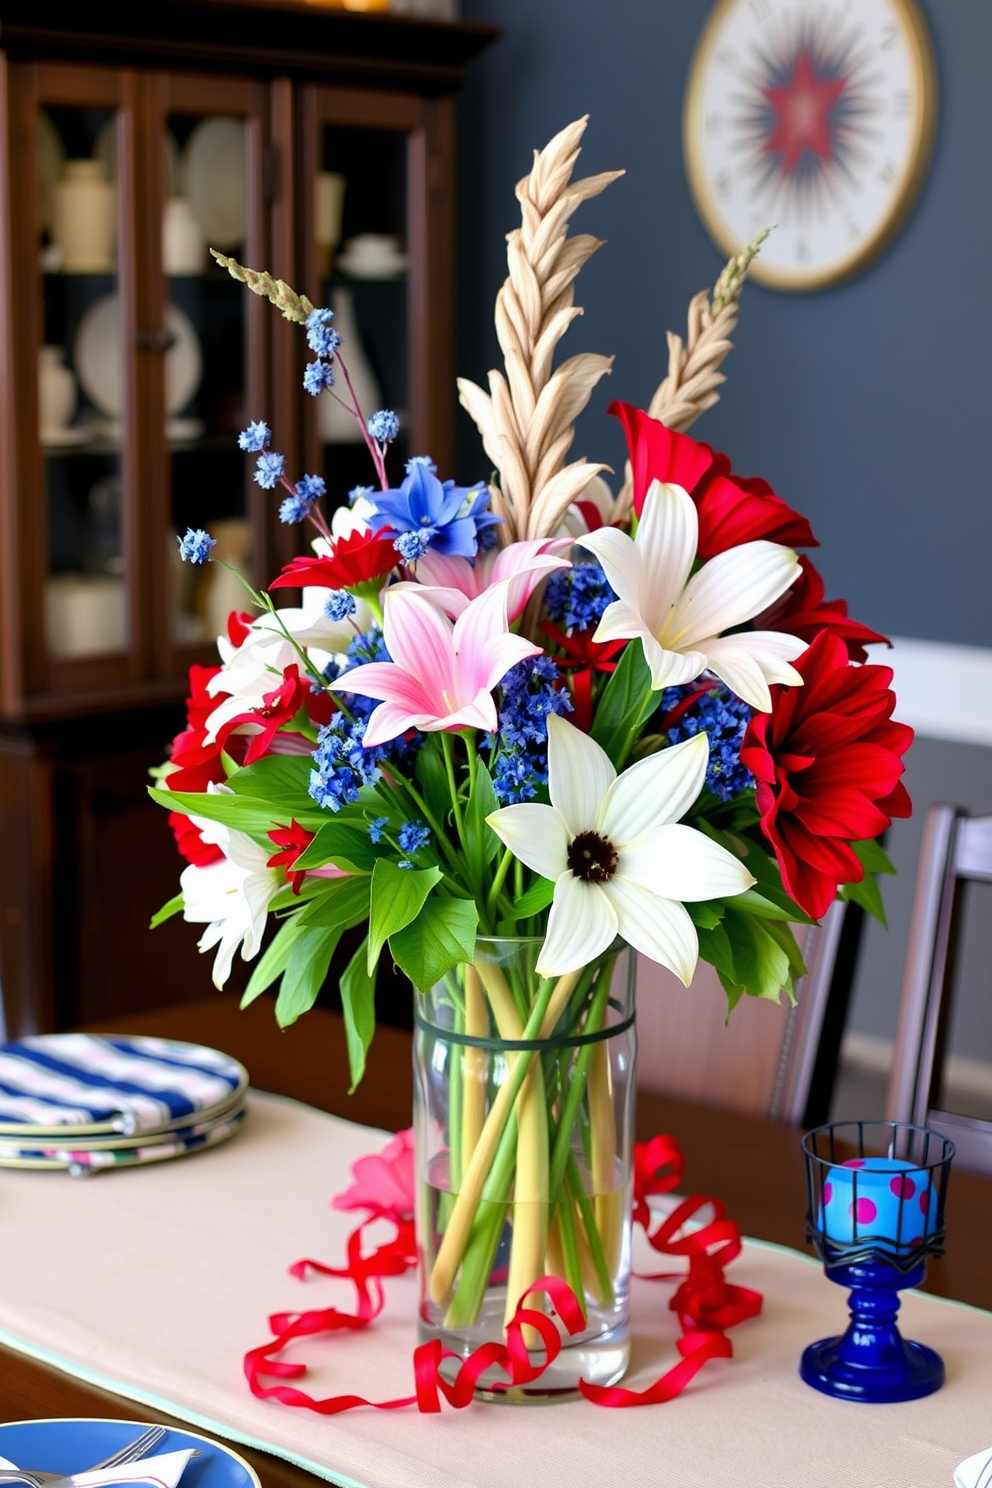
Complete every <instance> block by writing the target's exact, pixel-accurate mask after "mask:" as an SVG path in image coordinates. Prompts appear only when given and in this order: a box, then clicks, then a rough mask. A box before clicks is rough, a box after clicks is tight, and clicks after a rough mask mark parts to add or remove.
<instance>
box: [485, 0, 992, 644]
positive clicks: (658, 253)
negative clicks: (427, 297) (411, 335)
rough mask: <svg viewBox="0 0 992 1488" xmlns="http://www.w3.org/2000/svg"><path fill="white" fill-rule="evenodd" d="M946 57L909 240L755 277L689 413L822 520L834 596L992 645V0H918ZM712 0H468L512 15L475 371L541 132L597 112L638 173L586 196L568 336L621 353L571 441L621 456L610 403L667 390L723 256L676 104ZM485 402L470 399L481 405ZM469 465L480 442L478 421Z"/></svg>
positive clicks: (594, 161) (500, 85)
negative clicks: (845, 259) (798, 288)
mask: <svg viewBox="0 0 992 1488" xmlns="http://www.w3.org/2000/svg"><path fill="white" fill-rule="evenodd" d="M924 8H925V10H926V11H927V13H928V16H929V19H930V25H931V30H932V33H933V37H934V45H935V49H936V53H937V62H938V68H939V72H940V79H941V88H942V99H941V108H940V120H939V124H938V134H937V140H936V145H935V151H934V159H933V164H932V168H931V171H930V174H929V177H928V179H927V181H926V183H925V185H924V187H923V191H922V193H921V196H920V198H919V200H918V202H917V205H916V208H915V210H914V212H913V214H912V216H911V218H910V219H909V222H908V223H907V225H906V226H905V228H904V229H903V231H902V233H901V235H900V236H899V237H898V239H897V240H896V242H895V243H894V244H893V245H892V246H891V247H890V248H889V249H888V250H887V252H886V253H885V254H884V255H883V256H882V257H881V258H880V259H879V260H877V261H876V263H875V264H874V265H872V266H871V267H870V268H869V269H868V270H867V271H866V272H865V273H863V274H862V275H861V276H860V277H859V278H857V279H855V280H853V281H851V282H850V283H849V284H846V285H843V286H841V287H839V288H836V289H832V290H827V291H825V292H822V293H820V294H817V295H798V296H797V295H784V294H778V293H774V292H772V291H770V290H765V289H762V288H759V287H757V286H752V287H751V288H749V289H748V290H747V291H746V292H745V302H744V309H743V316H742V321H741V325H740V329H739V335H738V342H737V346H736V347H735V350H734V352H733V353H732V355H731V358H730V361H729V365H728V371H729V376H730V380H729V383H728V385H727V388H726V390H725V396H724V401H723V402H721V403H720V405H719V406H718V407H717V408H716V409H714V410H712V411H711V412H710V413H709V414H707V415H706V416H705V418H704V419H702V420H701V421H700V423H699V424H697V425H696V428H695V430H694V432H696V433H697V434H698V435H699V437H700V438H704V439H706V440H708V441H710V442H711V443H713V444H715V445H717V446H718V447H719V448H723V449H725V450H726V451H727V452H728V453H729V454H730V455H731V457H732V459H733V461H734V465H735V468H737V469H738V470H739V471H740V472H741V473H742V474H761V475H764V476H765V477H766V478H767V479H769V480H771V481H772V483H773V484H774V485H775V487H776V488H777V489H778V491H779V492H780V494H781V495H782V496H784V497H785V498H786V500H788V501H790V502H792V503H793V504H794V505H796V506H797V507H799V508H800V509H801V510H802V511H804V512H805V513H806V514H807V515H808V516H809V517H810V519H811V521H812V523H813V527H814V530H815V531H816V532H817V535H818V536H819V538H820V540H821V543H822V545H823V546H822V548H821V550H820V555H819V557H818V558H817V562H818V563H819V564H820V566H821V568H822V571H823V573H824V575H825V577H826V580H827V585H828V593H829V595H830V596H834V595H842V596H844V597H846V598H847V599H848V600H849V601H850V604H851V608H852V612H853V613H855V614H856V615H858V616H859V617H860V618H861V619H863V620H865V621H867V622H869V623H870V624H872V625H875V626H876V627H878V628H879V629H881V630H883V631H887V632H890V633H893V634H896V635H903V636H918V637H925V638H928V639H935V640H945V641H957V642H964V643H970V644H972V645H982V646H989V645H992V603H990V598H989V595H990V583H989V559H990V556H992V499H990V492H989V478H988V463H989V451H988V427H989V422H990V421H989V414H988V404H989V395H990V392H992V373H990V360H992V351H990V348H992V295H990V293H989V257H988V245H989V243H990V241H992V189H990V186H989V176H988V165H987V157H988V142H989V139H990V137H992V89H990V88H989V86H988V60H989V58H990V57H992V5H989V4H982V3H977V0H924ZM709 10H710V0H612V3H610V0H463V15H464V18H465V19H466V20H472V21H486V22H491V23H493V24H496V25H499V26H501V27H503V28H504V35H503V37H502V39H501V40H500V41H498V42H496V43H495V44H494V45H493V46H492V47H491V48H490V49H489V51H488V52H487V53H486V54H485V55H484V56H483V58H482V59H481V60H480V61H479V62H477V63H476V64H475V65H474V68H473V70H472V73H471V75H470V80H469V85H468V87H467V89H466V92H465V94H464V97H463V100H462V118H461V150H462V162H463V164H462V181H461V223H462V246H461V261H460V302H461V310H460V329H461V347H460V358H459V370H460V371H461V372H463V373H466V374H467V375H470V376H472V377H474V378H476V379H480V378H482V377H484V374H485V372H486V371H487V369H488V368H489V367H492V366H495V365H497V364H498V350H497V347H496V343H495V337H494V335H493V333H492V329H491V323H492V304H493V300H494V297H495V293H496V290H497V289H498V287H499V285H500V283H501V282H502V280H503V277H504V275H505V272H506V268H505V246H504V242H503V238H504V234H505V233H506V232H507V231H508V230H509V229H510V228H512V227H514V226H515V225H516V223H517V221H518V215H517V204H516V201H515V200H514V197H513V186H514V183H515V181H516V180H517V179H518V178H519V177H520V176H521V175H523V174H524V173H525V172H526V170H527V169H528V168H529V165H530V160H531V151H532V149H533V148H534V147H537V146H541V145H543V144H544V143H545V142H546V141H547V140H548V139H549V138H550V137H551V135H552V134H554V133H555V132H556V130H558V129H559V128H561V127H562V126H563V125H564V124H566V123H568V122H569V121H571V120H572V119H574V118H577V117H579V116H580V115H582V114H585V113H588V114H590V116H591V118H590V124H589V128H588V130H587V132H586V144H585V148H584V150H583V154H582V157H581V162H580V166H581V172H582V174H587V173H590V172H593V171H598V170H605V169H611V168H616V167H621V166H622V167H625V168H626V170H627V173H628V174H627V176H626V177H625V178H624V179H623V180H622V181H619V182H617V183H616V184H615V185H613V186H611V187H610V188H609V190H608V191H607V192H606V193H605V194H604V195H603V196H602V197H600V198H599V199H598V200H596V201H594V202H592V203H589V204H587V205H586V206H585V207H583V208H582V210H581V212H580V213H579V214H577V216H576V218H575V227H576V229H578V230H580V231H591V232H596V233H598V234H599V236H600V237H604V238H608V239H609V242H608V244H607V246H606V247H605V248H604V249H602V251H601V252H600V253H599V254H597V255H596V257H595V258H594V259H593V261H592V262H591V263H590V264H589V265H588V266H587V268H586V269H585V270H583V273H582V275H581V276H580V279H579V287H578V295H577V299H578V303H580V304H581V305H583V306H585V310H586V314H585V317H584V318H583V319H582V320H579V321H578V322H577V323H576V324H575V325H574V326H573V328H572V329H571V330H570V332H569V334H568V336H567V338H566V341H565V343H564V345H565V347H567V348H568V350H569V351H570V352H574V351H578V350H583V349H586V350H592V351H597V352H612V353H615V354H616V363H615V367H614V372H613V376H612V378H610V379H607V380H606V381H605V383H603V384H601V385H600V390H599V391H598V392H597V394H596V395H594V400H593V404H592V406H591V408H590V410H589V411H588V413H587V414H586V416H585V417H584V419H583V421H582V424H581V426H580V430H579V436H578V439H577V442H576V450H577V452H582V453H585V454H587V455H588V456H589V457H590V458H597V459H599V458H605V459H607V460H609V461H610V463H611V464H613V465H615V466H617V467H618V468H619V464H620V461H621V460H622V457H623V443H622V439H621V438H620V436H619V433H618V432H617V431H615V430H614V429H613V428H612V427H611V425H612V424H613V420H611V419H608V418H606V417H605V412H604V410H605V408H606V405H607V403H608V402H609V401H610V399H611V398H613V397H623V398H625V399H628V400H630V401H631V402H635V403H642V404H643V403H644V402H646V401H647V399H648V398H650V395H651V393H652V391H653V390H654V387H655V386H656V384H657V382H658V381H659V380H660V378H661V376H662V375H663V372H664V359H665V352H664V347H665V341H664V333H665V330H666V329H667V328H671V329H674V330H680V329H681V327H682V325H683V323H684V315H685V307H686V304H687V302H688V300H689V297H690V295H691V294H693V293H694V292H695V291H696V290H698V289H701V288H703V287H704V286H705V285H707V284H710V283H712V281H713V280H714V279H715V277H716V275H717V273H718V272H719V269H720V266H721V256H720V254H719V253H718V251H717V250H716V249H715V248H714V247H713V245H712V244H711V243H710V241H709V239H708V238H707V236H706V234H705V232H704V230H703V228H702V226H701V225H700V223H699V220H698V218H697V217H696V214H695V211H694V209H693V206H692V203H691V200H690V198H689V192H688V188H687V185H686V181H685V175H684V171H683V167H682V156H681V138H680V111H681V105H682V92H683V86H684V82H685V77H686V72H687V69H688V65H689V59H690V57H691V55H692V51H693V47H694V44H695V41H696V38H697V36H698V34H699V31H700V29H701V27H702V24H703V21H704V19H705V17H706V16H707V14H708V12H709ZM466 422H467V421H466ZM464 434H465V437H464V439H463V443H462V452H461V459H460V468H459V472H458V473H459V475H460V476H462V477H464V478H466V479H468V478H469V477H471V478H473V479H474V478H476V477H477V476H478V474H479V472H480V470H481V468H482V464H483V463H484V460H481V461H480V459H479V447H478V441H477V439H475V438H474V437H473V434H472V430H471V426H469V427H468V428H467V429H466V430H465V431H464Z"/></svg>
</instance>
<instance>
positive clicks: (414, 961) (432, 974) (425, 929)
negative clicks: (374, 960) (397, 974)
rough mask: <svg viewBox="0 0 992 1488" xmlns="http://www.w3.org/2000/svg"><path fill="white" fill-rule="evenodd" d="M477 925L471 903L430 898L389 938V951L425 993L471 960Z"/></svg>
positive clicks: (462, 900) (469, 901)
mask: <svg viewBox="0 0 992 1488" xmlns="http://www.w3.org/2000/svg"><path fill="white" fill-rule="evenodd" d="M478 925H479V911H478V909H477V908H476V906H475V904H474V903H473V901H472V900H471V899H442V898H440V897H439V896H438V895H437V894H431V895H429V896H428V898H427V899H425V900H424V907H423V909H422V910H421V911H420V913H419V914H418V916H417V918H416V919H415V920H412V921H411V923H410V924H409V925H407V926H406V927H405V928H404V929H402V930H397V931H395V933H394V934H392V935H391V936H390V937H389V949H390V951H391V952H392V956H393V959H394V961H395V962H396V964H397V966H398V967H399V968H400V970H401V971H405V972H406V974H407V976H408V977H409V978H410V980H411V982H412V983H413V985H414V986H415V987H416V988H417V990H418V992H427V991H429V990H430V988H431V987H433V986H434V985H435V983H436V982H439V981H440V980H441V978H442V977H443V976H446V975H447V973H448V972H449V971H450V970H451V968H452V967H453V966H457V965H458V963H459V962H460V961H471V960H472V957H473V955H474V954H475V935H476V930H477V929H478Z"/></svg>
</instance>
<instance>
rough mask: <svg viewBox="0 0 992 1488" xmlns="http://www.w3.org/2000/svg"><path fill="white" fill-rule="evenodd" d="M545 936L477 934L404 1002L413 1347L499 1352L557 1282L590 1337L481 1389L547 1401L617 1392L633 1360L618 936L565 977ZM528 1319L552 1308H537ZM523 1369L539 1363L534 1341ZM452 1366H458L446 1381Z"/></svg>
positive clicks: (626, 1023) (623, 967)
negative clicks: (426, 988) (428, 985)
mask: <svg viewBox="0 0 992 1488" xmlns="http://www.w3.org/2000/svg"><path fill="white" fill-rule="evenodd" d="M542 944H543V942H542V940H541V939H540V938H521V939H485V940H479V941H478V942H477V945H476V953H475V959H474V961H473V962H472V964H471V965H468V964H463V965H459V966H457V967H455V968H454V969H453V970H452V971H451V972H450V973H449V974H448V975H447V976H446V977H445V978H444V979H443V980H442V981H441V982H439V983H438V984H437V985H436V986H435V987H434V988H433V989H432V990H431V991H430V992H429V993H428V994H427V995H426V996H423V997H419V996H418V997H417V999H416V1004H415V1006H416V1015H415V1016H416V1028H415V1037H414V1053H413V1062H414V1129H415V1156H416V1169H417V1243H418V1250H419V1256H420V1284H421V1296H420V1336H421V1340H422V1341H423V1340H427V1339H434V1338H438V1339H440V1340H441V1342H442V1344H443V1345H444V1347H445V1348H447V1349H450V1350H451V1351H452V1352H453V1353H454V1354H456V1355H457V1356H458V1358H459V1360H460V1359H462V1358H464V1357H466V1356H467V1355H468V1354H469V1353H470V1352H472V1351H474V1350H475V1349H476V1348H478V1347H479V1346H480V1345H481V1344H483V1343H489V1342H502V1341H504V1338H505V1327H506V1324H507V1322H508V1321H509V1319H510V1318H511V1317H512V1316H513V1314H514V1312H515V1311H516V1307H517V1304H518V1303H519V1301H520V1299H521V1297H522V1296H523V1294H524V1293H525V1292H526V1291H527V1289H528V1288H529V1287H530V1286H531V1285H532V1284H533V1283H534V1282H535V1281H537V1280H538V1279H539V1278H541V1277H543V1276H546V1275H553V1276H556V1277H559V1278H560V1279H561V1280H563V1281H565V1282H567V1283H568V1285H569V1286H570V1287H571V1289H572V1291H573V1292H574V1293H575V1295H576V1297H577V1298H578V1301H579V1303H580V1305H581V1308H582V1310H583V1313H584V1320H585V1326H584V1328H583V1329H582V1331H581V1332H579V1333H577V1334H574V1335H570V1334H569V1333H568V1332H567V1331H566V1330H565V1329H564V1328H563V1327H562V1326H561V1324H560V1323H559V1324H558V1329H559V1333H560V1335H561V1340H562V1348H561V1351H560V1353H559V1354H558V1355H557V1357H556V1358H555V1359H554V1360H553V1361H552V1362H551V1364H550V1366H549V1367H548V1368H547V1369H545V1371H544V1373H543V1374H542V1375H541V1376H540V1377H539V1378H538V1379H536V1380H535V1381H534V1382H532V1383H530V1384H528V1385H525V1386H524V1385H521V1386H517V1387H513V1388H509V1389H508V1388H506V1375H505V1373H504V1371H502V1370H501V1369H498V1368H495V1367H494V1368H493V1369H491V1370H490V1371H488V1372H487V1373H486V1374H484V1375H483V1376H482V1377H481V1378H480V1381H479V1384H478V1388H477V1393H478V1394H481V1395H483V1396H485V1397H486V1398H492V1399H502V1400H507V1399H527V1400H534V1399H555V1398H558V1397H562V1396H568V1395H570V1394H572V1393H574V1392H575V1390H576V1389H577V1386H578V1382H579V1380H580V1379H584V1380H586V1381H588V1382H589V1383H593V1384H600V1385H606V1384H613V1383H615V1382H616V1381H617V1380H618V1379H620V1378H621V1377H622V1375H623V1374H624V1371H625V1370H626V1367H627V1361H628V1357H629V1350H630V1344H629V1299H630V1233H631V1204H632V1191H633V1190H632V1171H633V1168H632V1162H633V1130H634V1093H635V1065H636V1035H635V1030H634V958H633V956H632V954H631V952H630V951H629V949H628V948H627V947H626V945H624V943H623V942H622V941H617V942H615V943H614V945H613V946H611V947H610V949H609V950H608V951H606V952H604V953H603V955H601V956H600V957H598V958H597V959H596V960H595V961H593V962H591V963H590V964H589V965H587V966H584V967H582V968H581V969H580V970H578V971H575V972H569V973H567V974H565V975H563V976H559V977H542V976H539V975H538V974H537V972H536V970H535V963H536V961H537V959H538V955H539V953H540V949H541V946H542ZM526 1305H527V1306H528V1307H534V1308H536V1309H537V1310H539V1311H544V1312H549V1311H551V1310H552V1309H551V1308H550V1306H549V1304H548V1303H547V1300H546V1299H545V1297H543V1296H541V1295H534V1296H531V1297H529V1298H528V1300H527V1304H526ZM523 1338H524V1341H525V1343H526V1344H527V1347H528V1351H529V1353H530V1356H531V1362H532V1363H533V1364H541V1363H545V1362H546V1358H545V1352H544V1347H543V1344H542V1343H541V1340H540V1338H539V1337H538V1336H537V1335H536V1333H535V1331H534V1330H533V1329H532V1328H525V1329H524V1332H523ZM457 1367H458V1365H457V1363H453V1364H452V1370H451V1372H452V1373H453V1372H454V1370H455V1369H457Z"/></svg>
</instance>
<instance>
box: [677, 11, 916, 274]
mask: <svg viewBox="0 0 992 1488" xmlns="http://www.w3.org/2000/svg"><path fill="white" fill-rule="evenodd" d="M741 3H742V0H716V4H715V5H714V6H713V9H712V10H711V11H710V14H709V15H708V16H707V18H706V23H705V25H704V26H703V29H702V31H701V32H700V34H699V39H698V41H697V42H696V47H695V50H694V51H693V54H692V60H691V62H690V64H689V76H688V79H687V82H686V90H685V97H684V99H683V103H682V153H683V160H684V164H685V172H686V179H687V181H688V184H689V192H690V195H691V196H692V199H693V204H694V205H695V208H696V211H697V213H698V214H699V217H700V219H701V221H702V223H703V226H704V227H705V228H706V231H707V232H708V233H709V235H710V237H711V238H712V239H713V240H714V242H715V243H716V245H717V247H718V248H719V249H720V251H721V252H722V253H724V254H725V255H726V256H728V257H729V256H730V255H732V254H735V253H740V252H741V250H742V249H743V248H744V246H745V244H744V241H743V240H742V239H741V238H740V237H738V235H737V234H736V233H735V232H733V231H732V230H731V229H730V227H729V225H728V224H727V223H726V221H725V219H724V218H723V216H722V214H721V212H720V209H719V208H718V207H717V205H716V202H715V201H714V199H713V197H712V194H711V193H710V191H709V189H708V188H709V183H708V181H707V178H706V173H705V171H704V169H703V165H702V143H701V140H700V138H699V131H700V129H701V118H700V107H699V102H700V93H701V88H702V76H703V72H704V68H705V64H706V63H707V62H708V60H709V57H710V54H711V52H712V51H713V48H714V46H715V45H716V41H717V35H718V32H719V30H720V27H721V25H722V23H723V21H724V19H725V18H726V15H727V13H728V12H729V11H730V10H732V9H733V8H734V7H735V6H738V5H740V4H741ZM886 3H887V4H889V5H890V6H891V7H892V8H893V10H894V11H896V12H897V20H901V21H902V23H903V26H904V30H905V32H906V34H907V35H908V37H909V39H910V43H911V47H910V51H911V61H912V66H913V73H914V105H915V115H916V117H915V129H914V133H913V138H912V143H911V148H910V151H909V152H908V155H907V158H908V160H909V162H910V163H909V167H908V169H907V170H905V171H904V172H903V175H902V177H901V179H900V180H899V182H898V184H897V185H896V188H895V190H894V192H893V196H892V201H891V205H890V206H889V208H888V210H887V212H886V214H885V216H884V218H883V219H882V221H881V222H880V223H879V225H878V227H877V229H876V231H875V232H874V234H873V235H872V236H871V237H869V238H868V240H867V241H866V242H865V243H862V244H861V245H860V247H859V248H858V249H857V250H856V251H855V252H854V253H852V254H851V255H850V257H848V258H844V259H839V260H837V261H835V262H834V263H832V264H828V265H825V266H823V267H821V268H813V269H809V270H805V271H796V272H791V271H789V270H787V269H780V268H776V267H773V266H772V265H770V264H768V262H767V261H765V260H763V259H762V257H761V255H760V254H759V255H758V257H757V258H756V259H755V260H754V262H753V263H752V265H751V267H750V269H749V270H748V277H749V278H751V279H753V280H755V281H757V282H758V283H760V284H764V285H765V286H766V288H768V289H778V290H784V291H786V292H789V293H796V294H801V293H804V292H806V291H808V290H816V289H828V288H832V287H833V286H834V285H837V284H842V283H844V282H845V281H846V280H848V279H851V278H853V277H854V276H855V275H856V274H859V273H860V272H861V271H862V270H863V269H866V268H867V267H868V265H869V264H870V263H871V262H872V261H873V260H874V259H875V258H877V257H878V256H879V255H880V254H881V253H882V252H883V251H884V249H885V248H887V247H888V245H889V243H891V241H892V240H893V238H894V237H895V236H896V234H897V233H898V231H899V229H900V228H901V227H902V225H903V223H904V222H905V221H906V218H907V217H908V215H909V213H910V210H911V209H912V207H913V204H914V203H915V201H916V198H917V196H918V194H919V191H920V188H921V186H922V185H923V181H924V179H925V177H926V174H927V168H928V166H929V164H930V159H931V156H932V153H933V144H934V139H935V136H936V125H937V111H938V110H937V105H938V96H937V95H938V82H937V65H936V59H935V55H934V47H933V39H932V37H931V35H930V32H929V29H928V27H927V23H926V20H925V18H924V16H923V12H922V10H921V8H920V6H919V5H918V3H917V0H886ZM769 226H774V224H771V223H770V224H769Z"/></svg>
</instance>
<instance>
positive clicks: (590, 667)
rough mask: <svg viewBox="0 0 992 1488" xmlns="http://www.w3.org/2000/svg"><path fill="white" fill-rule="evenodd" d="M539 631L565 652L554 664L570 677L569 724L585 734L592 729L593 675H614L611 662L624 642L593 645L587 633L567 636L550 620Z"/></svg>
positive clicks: (557, 657)
mask: <svg viewBox="0 0 992 1488" xmlns="http://www.w3.org/2000/svg"><path fill="white" fill-rule="evenodd" d="M538 629H539V630H542V631H543V632H544V634H545V635H546V636H548V637H549V638H550V639H551V640H552V641H554V643H555V645H556V646H558V647H559V648H560V649H561V651H563V652H564V655H562V656H556V657H555V658H554V659H555V663H556V665H557V666H558V667H559V668H560V669H561V670H562V671H570V672H571V673H572V709H573V711H572V722H573V723H574V724H575V727H576V728H580V729H581V730H582V732H583V733H585V734H587V733H588V732H589V729H590V728H591V726H592V674H593V672H615V671H616V669H617V664H616V660H615V659H614V658H615V657H616V656H617V655H618V654H619V653H620V652H621V651H622V650H623V648H624V646H625V645H626V644H627V642H626V641H594V640H593V638H592V634H591V632H590V631H587V630H580V631H576V632H575V633H574V634H572V635H566V633H565V631H563V630H559V629H558V627H557V626H556V625H552V624H551V622H550V620H542V621H541V623H540V625H539V626H538Z"/></svg>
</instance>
